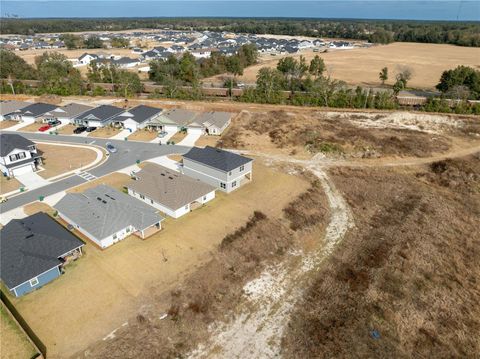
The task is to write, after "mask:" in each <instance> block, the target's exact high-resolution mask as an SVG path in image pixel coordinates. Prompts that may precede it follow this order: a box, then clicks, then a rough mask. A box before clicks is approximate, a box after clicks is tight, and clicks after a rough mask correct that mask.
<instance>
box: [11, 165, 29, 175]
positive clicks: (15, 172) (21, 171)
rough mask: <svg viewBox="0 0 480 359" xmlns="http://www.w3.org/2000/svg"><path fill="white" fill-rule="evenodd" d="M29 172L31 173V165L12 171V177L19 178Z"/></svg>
mask: <svg viewBox="0 0 480 359" xmlns="http://www.w3.org/2000/svg"><path fill="white" fill-rule="evenodd" d="M29 172H33V169H32V165H28V166H23V167H19V168H15V169H13V170H12V173H13V176H19V175H23V174H25V173H29Z"/></svg>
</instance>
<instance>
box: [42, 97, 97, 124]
mask: <svg viewBox="0 0 480 359" xmlns="http://www.w3.org/2000/svg"><path fill="white" fill-rule="evenodd" d="M92 108H93V107H92V106H87V105H82V104H79V103H73V102H72V103H69V104H68V105H65V106H62V107H57V108H56V109H55V110H53V111H52V112H51V114H52V115H53V116H54V117H55V118H56V119H57V120H59V121H60V122H62V123H71V122H72V121H73V119H74V118H75V117H77V116H78V115H80V114H82V113H84V112H86V111H88V110H91V109H92Z"/></svg>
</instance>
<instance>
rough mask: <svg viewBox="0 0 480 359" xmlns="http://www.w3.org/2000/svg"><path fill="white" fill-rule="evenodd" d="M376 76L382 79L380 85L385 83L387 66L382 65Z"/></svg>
mask: <svg viewBox="0 0 480 359" xmlns="http://www.w3.org/2000/svg"><path fill="white" fill-rule="evenodd" d="M378 78H379V79H380V81H382V85H385V81H387V80H388V67H384V68H383V69H382V70H381V71H380V73H379V74H378Z"/></svg>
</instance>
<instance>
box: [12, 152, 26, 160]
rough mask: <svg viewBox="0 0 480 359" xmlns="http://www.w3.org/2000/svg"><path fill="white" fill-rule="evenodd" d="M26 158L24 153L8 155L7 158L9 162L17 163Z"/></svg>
mask: <svg viewBox="0 0 480 359" xmlns="http://www.w3.org/2000/svg"><path fill="white" fill-rule="evenodd" d="M25 157H27V156H26V155H25V152H20V153H17V154H15V155H10V156H9V158H10V161H12V162H13V161H17V160H21V159H23V158H25Z"/></svg>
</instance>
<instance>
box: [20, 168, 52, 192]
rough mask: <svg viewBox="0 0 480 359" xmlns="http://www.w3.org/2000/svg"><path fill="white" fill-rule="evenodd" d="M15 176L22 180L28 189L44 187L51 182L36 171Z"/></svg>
mask: <svg viewBox="0 0 480 359" xmlns="http://www.w3.org/2000/svg"><path fill="white" fill-rule="evenodd" d="M15 178H16V179H17V180H18V181H20V182H21V183H22V184H23V185H24V186H25V187H26V189H28V190H32V189H35V188H39V187H43V186H46V185H48V184H50V182H49V181H47V180H46V179H44V178H43V177H41V176H39V175H38V174H37V173H36V172H29V173H24V174H21V175H18V176H15Z"/></svg>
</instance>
